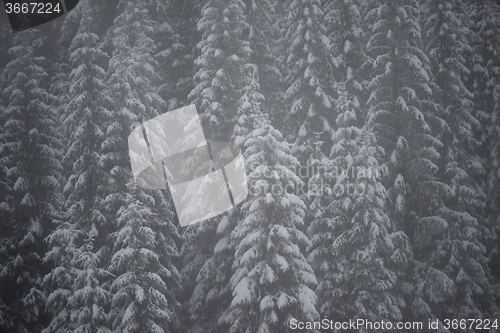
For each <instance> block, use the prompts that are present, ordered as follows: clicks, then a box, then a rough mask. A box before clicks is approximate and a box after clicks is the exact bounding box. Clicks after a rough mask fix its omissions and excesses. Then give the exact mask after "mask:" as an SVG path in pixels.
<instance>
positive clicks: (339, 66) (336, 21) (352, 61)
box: [325, 0, 367, 127]
mask: <svg viewBox="0 0 500 333" xmlns="http://www.w3.org/2000/svg"><path fill="white" fill-rule="evenodd" d="M362 4H363V3H362V2H361V3H360V1H358V0H354V1H350V0H343V1H329V2H327V3H326V5H325V20H326V28H327V35H328V36H329V38H330V43H331V44H332V47H331V49H332V53H333V55H334V57H333V58H332V59H333V65H334V78H335V82H334V84H336V82H341V83H343V82H345V89H346V91H347V94H348V95H349V96H352V97H351V99H352V105H351V108H354V109H353V110H354V111H356V113H357V115H356V120H357V121H358V122H357V123H356V124H357V126H358V127H360V126H361V125H362V120H363V117H361V114H359V111H360V106H361V105H364V104H365V102H366V98H367V96H365V95H366V93H363V84H364V83H365V82H364V81H363V79H362V76H361V74H360V73H359V71H360V67H361V65H362V64H363V62H364V52H365V50H364V48H363V45H364V44H365V43H366V41H365V38H366V35H367V34H366V32H365V31H363V29H362V17H361V14H362V13H361V10H362V8H361V7H362ZM337 89H339V88H337ZM332 120H335V117H332ZM353 125H354V124H353Z"/></svg>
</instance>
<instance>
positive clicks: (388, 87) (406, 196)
mask: <svg viewBox="0 0 500 333" xmlns="http://www.w3.org/2000/svg"><path fill="white" fill-rule="evenodd" d="M365 24H366V26H367V27H368V28H370V29H371V30H372V31H371V37H370V39H369V41H368V44H367V55H368V56H369V58H368V60H367V62H366V63H365V65H364V66H365V69H366V70H367V71H371V75H370V78H371V82H370V86H369V88H370V92H371V93H370V97H369V99H368V102H367V103H368V107H369V110H368V116H369V118H368V126H369V128H370V129H371V130H373V131H374V132H375V134H376V136H377V142H378V144H380V145H381V147H382V148H384V150H385V154H386V155H385V156H384V157H385V158H384V159H385V161H384V162H385V163H384V162H383V164H382V165H381V166H382V167H383V170H386V171H385V172H384V174H385V176H386V177H385V178H384V179H383V184H384V185H385V187H386V188H387V198H388V200H389V202H388V207H387V215H388V216H389V217H390V218H391V220H392V221H393V222H392V223H393V225H394V228H395V229H394V230H395V231H402V232H404V233H405V234H406V236H407V237H408V238H409V240H410V243H411V244H412V251H413V250H414V249H415V248H416V247H420V246H421V244H422V239H419V238H418V234H419V228H423V227H424V226H429V225H432V227H433V228H434V230H436V229H439V228H444V227H445V223H444V221H443V219H442V218H441V217H440V216H439V215H438V209H439V208H440V206H439V201H440V199H441V198H443V197H446V196H448V195H449V193H450V191H451V189H450V187H449V186H447V185H446V184H444V183H443V182H442V181H440V179H439V174H438V172H439V167H438V165H437V162H438V159H439V157H440V154H439V152H438V149H440V148H442V147H443V143H442V142H441V141H440V140H439V139H438V138H437V137H436V136H435V134H436V132H435V130H434V127H433V128H431V126H430V125H429V124H432V125H435V126H436V127H439V126H443V124H444V121H443V120H442V119H441V118H439V115H438V114H437V112H436V109H437V106H436V104H435V103H432V102H431V101H430V96H431V93H432V90H431V87H432V86H433V82H432V80H431V76H430V67H429V60H428V58H427V56H426V55H425V53H424V51H423V50H422V47H423V44H422V36H421V27H420V13H419V5H418V3H417V1H380V2H379V3H376V4H375V3H374V4H373V7H372V9H371V10H370V11H369V13H368V15H367V16H366V21H365ZM433 130H434V131H433ZM435 232H438V231H435ZM412 251H410V253H409V254H408V257H409V258H410V259H411V257H412V253H411V252H412ZM416 259H418V258H416ZM410 264H411V265H413V264H414V262H413V261H412V262H411V263H410ZM415 265H416V266H415V268H414V271H412V272H411V271H407V273H408V274H407V276H406V277H405V276H402V281H405V282H412V283H413V285H414V288H413V289H410V288H405V289H403V290H406V293H407V295H406V296H407V297H408V300H407V302H408V306H409V309H410V310H411V311H412V312H411V315H410V316H411V318H431V319H434V317H433V316H435V315H436V314H435V313H432V311H431V310H430V309H429V308H428V306H427V305H426V304H425V302H424V301H423V300H422V292H434V294H433V295H432V297H436V298H439V299H441V300H445V299H446V297H448V296H451V295H452V294H453V286H452V284H450V283H448V282H449V279H443V274H440V271H439V270H433V271H432V272H427V275H425V276H422V273H421V272H420V271H419V263H418V261H417V262H416V263H415ZM409 267H412V266H409ZM412 280H413V281H412ZM428 280H430V281H433V282H434V283H435V284H436V286H439V287H436V288H435V289H434V288H426V287H425V286H426V281H428Z"/></svg>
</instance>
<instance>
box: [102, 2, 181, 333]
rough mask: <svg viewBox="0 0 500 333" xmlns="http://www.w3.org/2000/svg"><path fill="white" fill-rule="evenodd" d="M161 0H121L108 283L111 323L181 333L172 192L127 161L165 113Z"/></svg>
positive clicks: (112, 68)
mask: <svg viewBox="0 0 500 333" xmlns="http://www.w3.org/2000/svg"><path fill="white" fill-rule="evenodd" d="M163 5H164V4H163V3H161V2H159V1H148V2H144V1H127V2H121V3H120V5H119V7H118V10H119V14H118V16H117V17H116V19H115V21H114V30H113V32H112V36H111V38H112V47H113V50H112V58H111V59H110V63H109V69H108V72H109V80H108V89H107V93H108V94H109V95H110V96H111V97H112V98H113V100H114V101H115V105H116V110H117V111H116V115H115V118H114V121H113V122H112V123H111V124H110V125H109V126H108V127H107V133H108V135H109V134H116V136H117V138H118V139H117V140H116V141H114V142H111V141H110V142H109V144H110V145H111V147H113V150H112V151H113V152H114V153H115V159H116V160H115V161H114V165H115V167H114V168H113V169H112V178H113V182H114V184H115V186H116V193H114V194H113V195H112V196H110V197H109V199H110V202H109V205H110V206H112V207H111V209H113V212H114V217H113V220H114V221H116V226H115V228H114V231H113V233H112V234H111V238H110V239H109V241H110V243H111V244H112V247H113V248H112V252H111V253H110V256H111V260H110V263H109V266H107V269H108V270H109V272H110V273H111V274H113V275H114V277H115V278H114V279H112V280H110V281H109V282H108V283H107V284H106V287H107V288H109V290H110V292H111V307H110V310H109V316H108V320H109V324H110V328H111V329H112V331H113V332H123V331H128V332H159V331H164V332H177V331H179V330H181V324H180V322H179V318H180V315H179V314H178V312H177V311H178V308H179V302H178V301H177V294H178V292H179V289H180V285H179V279H180V277H179V273H178V271H177V268H176V267H175V265H174V264H175V262H176V260H177V256H178V253H177V243H176V242H177V241H178V240H179V239H180V236H179V234H178V232H177V229H176V228H175V226H174V224H173V223H174V220H175V215H174V214H173V210H172V208H171V207H172V206H171V204H170V203H169V202H168V201H167V197H166V193H164V192H162V191H157V190H144V189H142V188H138V187H137V186H136V185H135V183H134V181H133V178H132V174H131V171H130V169H129V168H128V167H127V166H128V165H129V160H128V154H127V152H128V148H127V146H126V143H127V137H128V135H129V134H130V132H131V130H133V129H134V128H135V127H137V126H141V123H143V122H144V121H146V120H149V119H152V118H154V117H156V116H158V115H159V114H161V113H162V112H164V111H166V103H165V101H164V100H163V99H162V98H161V97H160V96H159V95H158V91H157V87H158V85H159V82H160V76H159V75H158V73H159V71H158V63H157V61H156V60H155V58H154V55H155V54H157V47H156V45H155V41H154V40H153V39H152V38H153V36H154V34H155V32H156V30H155V21H153V19H152V15H154V9H155V8H160V7H161V6H163Z"/></svg>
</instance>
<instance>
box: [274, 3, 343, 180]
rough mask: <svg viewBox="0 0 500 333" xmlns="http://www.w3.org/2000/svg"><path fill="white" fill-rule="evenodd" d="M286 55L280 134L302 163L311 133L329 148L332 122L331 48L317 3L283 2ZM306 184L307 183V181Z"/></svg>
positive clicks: (310, 147)
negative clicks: (284, 108) (292, 144)
mask: <svg viewBox="0 0 500 333" xmlns="http://www.w3.org/2000/svg"><path fill="white" fill-rule="evenodd" d="M285 6H286V15H287V18H286V22H287V31H286V35H285V39H286V46H287V51H286V54H287V55H288V57H287V59H286V64H287V76H286V78H285V82H286V86H287V88H286V92H285V99H286V100H287V101H288V105H287V106H288V108H289V112H288V114H287V116H286V120H285V128H284V129H283V134H284V135H285V138H286V140H287V141H289V142H295V143H296V144H297V146H298V148H299V151H298V154H299V155H300V156H299V160H300V162H301V163H307V159H308V158H309V157H310V156H311V154H312V152H313V150H314V148H313V147H314V143H313V142H314V138H315V135H314V133H320V132H323V135H322V140H323V141H325V143H326V144H327V145H328V142H326V141H329V140H330V135H331V131H332V130H331V128H330V126H331V124H332V123H333V122H334V119H335V118H334V115H333V108H332V104H333V100H332V89H331V87H332V85H333V59H332V57H331V52H332V50H333V49H332V45H331V44H330V40H329V38H328V37H327V35H326V28H325V14H324V12H323V5H322V3H321V1H320V0H306V1H296V0H291V1H288V2H287V3H286V5H285ZM306 181H307V180H306Z"/></svg>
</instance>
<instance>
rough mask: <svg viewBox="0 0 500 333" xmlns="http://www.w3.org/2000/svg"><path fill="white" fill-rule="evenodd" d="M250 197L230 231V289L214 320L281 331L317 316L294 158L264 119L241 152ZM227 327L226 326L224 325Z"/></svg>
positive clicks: (236, 327) (235, 328)
mask: <svg viewBox="0 0 500 333" xmlns="http://www.w3.org/2000/svg"><path fill="white" fill-rule="evenodd" d="M245 157H246V161H247V163H248V164H249V165H253V166H255V168H254V169H253V170H251V171H250V174H249V179H250V184H249V186H250V188H251V196H252V197H251V198H250V199H249V200H248V201H246V202H245V203H244V204H243V206H242V211H243V212H244V214H245V215H244V217H243V218H242V219H241V220H240V221H239V222H238V226H237V228H236V229H235V230H234V231H233V235H232V236H233V237H235V238H236V239H237V240H238V243H239V244H238V245H237V249H236V254H235V262H234V264H233V275H232V277H231V284H230V288H231V290H232V301H231V304H230V306H229V308H228V309H226V311H224V314H223V315H222V316H221V317H220V318H219V325H220V326H221V327H222V328H224V331H226V332H231V333H236V332H282V331H283V330H286V328H284V327H286V325H287V322H288V321H289V320H291V319H292V318H296V319H298V320H301V321H314V320H317V319H318V318H319V314H318V312H317V310H316V296H315V294H314V291H313V289H312V288H314V286H315V285H316V278H315V276H314V274H313V272H312V269H311V267H310V266H309V264H308V263H307V261H306V259H305V257H304V256H303V254H302V251H303V250H304V247H305V246H307V245H309V240H308V239H307V237H306V235H305V234H304V233H303V232H302V229H303V227H304V222H303V216H304V214H305V213H304V210H305V205H304V202H303V201H302V200H301V199H300V198H299V197H298V196H296V195H295V194H293V193H289V192H293V191H294V189H296V188H297V186H300V185H301V180H300V178H299V177H298V176H297V175H296V174H295V173H294V172H293V171H292V169H293V168H294V167H297V166H298V161H297V159H296V158H295V157H293V156H292V155H291V148H290V144H288V143H286V142H283V137H282V135H281V133H280V132H279V131H277V130H275V129H274V128H273V127H272V126H271V125H270V124H269V122H268V121H267V120H264V119H263V120H261V121H260V122H256V126H255V129H254V131H253V132H252V134H251V135H250V138H249V139H248V140H247V149H246V151H245ZM226 328H227V329H226Z"/></svg>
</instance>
